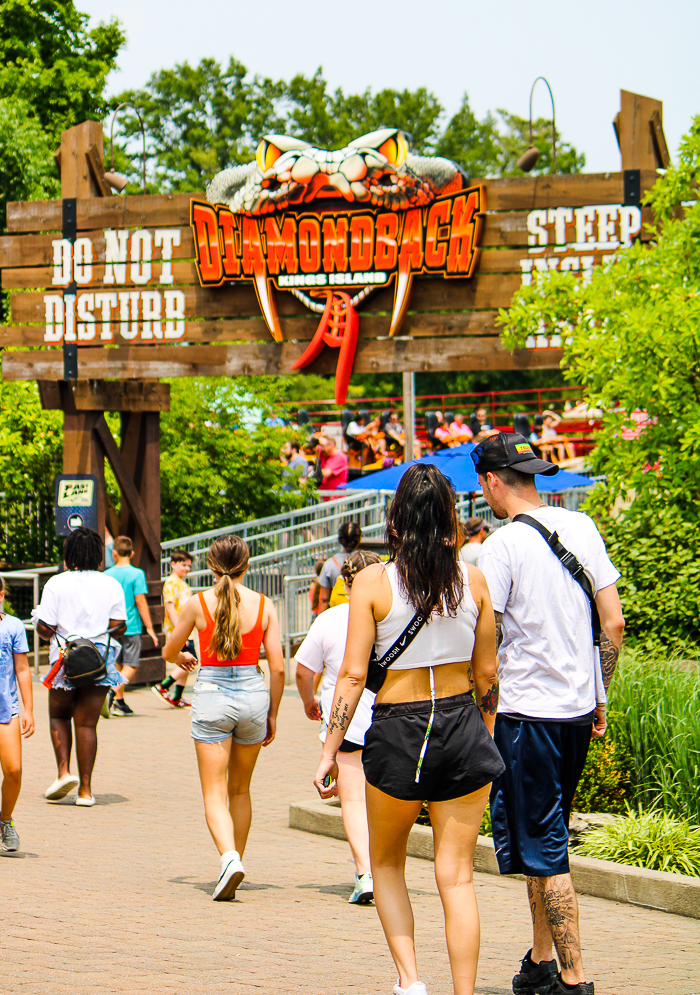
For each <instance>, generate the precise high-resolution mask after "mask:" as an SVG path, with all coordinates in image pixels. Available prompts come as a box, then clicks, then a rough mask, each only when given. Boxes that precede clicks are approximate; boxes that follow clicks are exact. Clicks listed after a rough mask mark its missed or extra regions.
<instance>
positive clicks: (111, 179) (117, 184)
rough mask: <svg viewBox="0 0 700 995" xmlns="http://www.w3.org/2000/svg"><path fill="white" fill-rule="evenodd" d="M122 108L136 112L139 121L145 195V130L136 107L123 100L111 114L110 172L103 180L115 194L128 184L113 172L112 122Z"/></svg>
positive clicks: (121, 176) (121, 175) (142, 178)
mask: <svg viewBox="0 0 700 995" xmlns="http://www.w3.org/2000/svg"><path fill="white" fill-rule="evenodd" d="M122 107H131V109H132V110H133V111H135V112H136V117H137V118H138V119H139V124H140V125H141V137H142V138H143V153H142V155H141V180H142V183H143V192H144V193H146V129H145V128H144V126H143V118H142V117H141V114H140V112H139V109H138V107H136V106H135V105H134V104H132V103H129V101H128V100H125V101H124V103H122V104H119V105H118V107H116V108H115V110H114V113H113V114H112V124H111V127H110V129H109V147H110V152H111V160H110V171H109V172H108V173H105V175H104V178H105V180H106V181H107V183H109V185H110V186H111V187H112V188H113V189H114V190H116V191H117V193H121V192H122V190H123V189H124V187H125V186H126V184H127V183H128V180H127V178H126V176H124V174H123V173H115V172H114V122H115V120H116V117H117V114H118V113H119V111H120V110H121V109H122Z"/></svg>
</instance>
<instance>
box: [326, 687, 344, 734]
mask: <svg viewBox="0 0 700 995" xmlns="http://www.w3.org/2000/svg"><path fill="white" fill-rule="evenodd" d="M348 724H349V723H348V703H347V701H343V698H342V696H340V697H339V698H338V700H337V702H336V703H335V705H334V706H333V711H332V712H331V720H330V722H329V723H328V733H329V734H330V733H332V732H333V731H334V730H335V729H343V730H344V729H345V727H346V726H347V725H348Z"/></svg>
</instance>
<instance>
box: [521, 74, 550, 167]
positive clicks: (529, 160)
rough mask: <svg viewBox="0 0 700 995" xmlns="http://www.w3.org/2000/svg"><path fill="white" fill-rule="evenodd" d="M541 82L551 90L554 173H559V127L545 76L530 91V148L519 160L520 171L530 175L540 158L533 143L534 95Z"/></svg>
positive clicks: (536, 81)
mask: <svg viewBox="0 0 700 995" xmlns="http://www.w3.org/2000/svg"><path fill="white" fill-rule="evenodd" d="M540 80H542V82H543V83H544V84H545V85H546V87H547V89H548V90H549V96H550V99H551V101H552V172H553V173H556V171H557V127H556V124H555V122H554V94H553V93H552V88H551V86H550V85H549V83H548V82H547V80H546V79H545V78H544V76H538V77H537V79H536V80H535V82H534V83H533V84H532V89H531V90H530V148H529V149H528V150H527V152H524V153H523V154H522V155H521V156H520V158H519V159H518V169H522V171H523V173H529V172H530V170H531V169H532V168H533V167H534V166H535V163H536V162H537V160H538V159H539V157H540V152H539V149H536V148H535V146H534V144H533V141H532V95H533V93H534V92H535V87H536V86H537V83H538V82H539V81H540Z"/></svg>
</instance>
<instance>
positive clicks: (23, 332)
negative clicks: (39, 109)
mask: <svg viewBox="0 0 700 995" xmlns="http://www.w3.org/2000/svg"><path fill="white" fill-rule="evenodd" d="M615 129H616V133H617V135H618V141H619V144H620V150H621V154H622V171H621V172H618V173H601V174H593V175H586V174H579V175H548V176H536V177H530V176H522V177H514V178H503V179H483V180H479V179H477V180H474V179H470V180H469V186H470V187H472V188H474V187H478V188H480V190H481V192H482V195H483V199H484V201H485V208H486V212H485V214H482V220H483V225H482V230H481V232H480V243H481V253H480V258H479V260H478V268H477V270H476V273H475V274H474V275H473V276H472V277H471V278H468V279H464V278H460V277H456V278H454V277H453V278H451V279H444V278H442V277H436V276H434V275H430V273H425V272H424V273H423V274H422V275H416V276H415V277H414V278H413V280H412V283H413V289H412V296H411V297H410V300H408V299H407V300H406V302H405V304H406V305H407V307H406V306H405V307H404V310H405V314H404V315H402V320H401V321H400V323H394V325H392V320H393V318H394V317H395V315H394V314H393V311H394V307H395V294H394V291H393V290H392V289H391V288H389V287H386V288H384V287H374V288H373V292H372V294H371V295H370V296H369V297H368V298H367V300H365V301H363V303H362V305H361V307H359V308H358V310H359V316H360V320H359V328H358V338H357V347H356V352H355V357H354V371H355V372H358V373H360V372H362V373H385V372H402V373H406V372H423V371H440V370H504V369H532V368H554V367H558V366H559V364H560V362H561V358H562V350H561V342H560V341H559V340H558V339H557V338H556V336H555V337H553V338H552V339H547V338H545V337H544V336H542V335H539V334H536V333H535V334H533V336H532V338H531V340H530V341H529V342H528V347H527V348H524V349H519V350H515V352H513V353H511V352H509V351H508V350H507V349H506V348H505V347H504V346H503V345H502V344H501V341H500V338H499V329H498V326H497V325H496V323H495V319H496V317H497V314H498V309H499V308H502V307H508V306H509V304H510V301H511V298H512V296H513V294H514V292H515V291H516V290H517V289H518V287H520V286H521V285H522V284H523V283H528V282H530V281H531V280H532V279H533V278H534V277H535V276H536V274H537V273H538V272H539V271H542V270H545V269H552V268H557V269H571V270H573V271H578V272H584V273H585V271H586V270H587V269H590V268H591V267H592V266H593V265H595V264H596V263H597V262H599V261H600V260H602V259H603V258H604V257H605V256H608V255H610V254H611V253H614V252H615V251H617V250H618V249H619V247H620V246H624V245H626V244H629V243H630V241H631V240H632V239H635V238H640V237H641V238H642V239H644V238H646V237H648V236H646V235H645V233H644V230H643V227H642V223H643V221H649V220H651V218H650V216H649V214H648V212H647V209H641V208H640V199H641V197H642V195H643V193H644V192H645V191H646V190H648V189H649V187H650V186H651V185H652V184H653V182H654V181H655V180H656V168H657V167H659V166H666V165H668V152H667V149H666V143H665V140H664V137H663V127H662V106H661V104H660V102H658V101H655V100H651V99H650V98H646V97H640V96H638V95H635V94H630V93H627V92H626V91H622V99H621V110H620V113H619V114H618V116H617V117H616V119H615ZM399 134H400V133H399ZM273 137H274V136H273ZM265 141H267V140H265ZM302 144H303V143H302ZM261 148H262V154H263V155H266V154H268V153H267V152H266V150H267V148H268V147H267V146H266V145H265V142H262V143H261ZM332 154H333V153H328V155H332ZM57 161H58V163H59V168H60V172H61V194H62V199H61V200H55V201H44V202H22V203H10V204H8V208H7V227H8V232H10V234H8V235H7V236H4V237H1V238H0V278H1V280H2V288H3V289H4V290H10V291H12V293H11V294H10V313H9V323H8V324H6V325H5V326H4V327H3V328H2V329H0V345H1V346H2V347H3V350H4V351H3V355H2V376H3V379H5V380H30V379H33V380H37V381H38V382H39V386H40V391H41V397H42V402H43V404H44V406H45V407H47V408H57V409H61V410H63V411H64V419H65V421H64V428H65V432H64V472H66V473H93V474H95V475H96V476H97V478H98V480H99V481H101V482H102V485H101V497H100V522H101V527H103V523H104V522H105V521H106V523H107V524H108V526H109V528H110V531H111V532H112V533H113V534H117V533H119V534H127V535H131V536H132V537H133V539H134V543H135V548H136V556H135V562H138V563H139V565H140V566H142V567H143V568H144V569H145V570H146V573H147V575H148V578H149V581H152V582H153V584H154V585H155V584H157V582H158V581H159V580H160V546H159V543H160V459H159V414H160V412H161V411H166V410H168V407H169V386H168V385H167V384H162V383H158V380H159V379H160V378H163V377H178V376H239V375H246V374H249V375H256V374H267V375H270V374H273V375H274V374H285V373H288V372H290V370H291V368H292V367H293V366H294V365H295V363H297V362H298V361H299V359H300V357H302V356H303V355H304V353H305V352H306V350H307V348H308V346H309V344H310V342H311V340H312V339H313V338H314V335H315V334H316V332H317V330H318V329H317V326H318V315H314V314H312V313H309V310H308V309H307V307H305V306H304V303H303V302H302V301H301V300H299V299H298V298H297V297H295V296H294V295H293V293H292V292H291V289H292V288H291V287H290V289H289V291H287V290H286V289H284V288H285V287H288V286H289V285H290V282H293V278H292V277H291V276H289V275H288V276H287V277H286V278H285V277H278V278H277V284H276V292H275V293H276V298H275V305H276V307H275V309H276V319H277V322H278V330H279V335H277V333H275V335H276V337H281V341H274V340H273V338H272V336H271V334H270V329H271V328H272V327H273V326H272V325H271V322H270V315H269V314H265V313H264V311H263V312H261V299H260V295H259V294H256V288H255V284H254V283H253V282H252V281H250V282H243V283H241V282H236V281H229V282H223V283H222V284H221V285H220V286H202V285H201V282H200V275H201V274H200V273H199V272H198V262H199V263H201V254H200V252H199V251H198V247H197V246H196V244H195V237H194V234H193V231H194V232H196V231H197V229H196V226H194V228H193V226H191V220H192V217H191V215H192V202H193V201H199V202H201V201H203V200H205V199H206V198H205V197H204V194H203V192H193V193H191V194H190V193H187V194H182V193H180V194H172V195H153V196H129V197H124V196H113V195H112V190H111V188H110V187H109V185H108V184H107V183H106V181H105V180H104V166H103V140H102V126H101V124H99V123H98V122H92V121H88V122H85V123H84V124H81V125H78V126H77V127H75V128H71V129H70V130H68V131H66V132H64V134H63V136H62V141H61V149H60V153H57ZM263 166H264V167H266V166H267V161H264V162H263ZM238 168H239V169H246V168H249V169H254V164H252V163H251V164H250V167H238ZM420 210H424V211H425V212H426V213H425V215H424V216H422V218H423V220H422V223H423V224H426V223H427V220H428V214H427V212H428V208H427V207H425V208H420ZM481 210H482V212H483V207H482V209H481ZM259 230H260V232H261V233H263V237H264V229H263V228H262V227H261V228H260V229H259ZM220 245H221V247H222V249H223V248H225V247H224V246H223V243H222V242H221V241H220ZM446 275H447V274H446ZM361 276H367V277H368V279H370V278H371V274H361ZM285 279H286V281H287V282H286V283H285ZM281 288H282V289H281ZM390 326H392V330H394V329H395V334H394V335H393V336H391V337H390V335H389V332H390ZM10 347H11V351H8V348H10ZM336 362H337V350H331V349H323V350H321V351H320V352H319V353H318V355H317V356H316V358H314V359H313V361H312V362H311V363H310V364H309V365H307V366H306V367H305V371H306V372H314V373H325V374H333V373H335V370H336ZM106 411H117V412H119V413H120V417H121V433H120V443H119V444H118V443H117V442H116V441H115V439H114V437H113V436H112V434H111V432H110V430H109V427H108V425H107V422H106V421H105V418H104V412H106ZM105 457H106V458H107V459H108V460H109V462H110V464H111V466H112V468H113V470H114V472H115V475H116V477H117V480H118V482H119V487H120V489H121V493H122V503H121V507H122V511H121V515H120V516H119V517H117V515H116V512H115V510H114V509H113V508H112V507H111V506H110V503H109V501H108V499H107V495H106V491H105V489H104V483H103V482H104V459H105ZM154 592H155V588H154ZM160 614H161V615H162V610H161V613H160ZM144 647H145V643H144Z"/></svg>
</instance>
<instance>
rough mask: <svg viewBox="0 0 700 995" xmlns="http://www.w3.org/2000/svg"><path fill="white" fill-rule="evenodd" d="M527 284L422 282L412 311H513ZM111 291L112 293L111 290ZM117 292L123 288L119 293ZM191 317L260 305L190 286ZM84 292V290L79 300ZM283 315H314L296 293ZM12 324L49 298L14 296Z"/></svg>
mask: <svg viewBox="0 0 700 995" xmlns="http://www.w3.org/2000/svg"><path fill="white" fill-rule="evenodd" d="M520 285H521V279H520V276H519V275H518V274H516V273H512V274H508V273H506V274H496V273H486V274H484V275H483V276H480V277H478V278H477V279H475V280H444V279H434V278H427V279H421V278H420V277H419V278H418V279H416V281H415V284H414V289H413V296H412V299H411V303H410V309H411V310H412V311H437V310H453V311H463V310H466V309H470V310H471V309H474V310H481V309H490V308H499V307H508V305H509V304H510V301H511V298H512V296H513V294H514V293H515V291H516V290H517V289H518V287H519V286H520ZM110 289H111V288H110ZM115 289H117V288H115ZM184 293H185V314H186V315H187V317H188V318H190V319H192V318H238V317H258V316H259V315H260V305H259V303H258V299H257V297H256V294H255V290H254V289H253V287H252V286H251V284H250V283H244V284H238V285H237V286H230V285H229V286H221V287H211V288H210V287H186V288H184ZM81 295H82V292H81V291H80V290H79V291H78V297H80V296H81ZM276 298H277V309H278V312H279V314H280V316H287V315H297V314H308V310H307V308H306V307H305V305H304V304H302V303H301V301H299V300H297V298H296V297H294V295H293V294H290V293H286V292H281V293H278V294H277V295H276ZM393 300H394V291H393V287H389V288H387V289H386V290H380V291H379V292H378V293H377V294H376V295H375V296H373V297H372V298H371V299H370V300H368V301H367V302H366V304H365V307H363V311H364V312H365V313H372V312H376V311H381V312H382V313H385V312H387V311H389V312H390V311H391V309H392V306H393ZM10 315H11V321H12V322H13V323H17V324H25V323H26V324H33V323H37V324H38V323H43V322H44V321H45V317H46V309H45V305H44V295H43V293H41V292H34V291H28V292H16V293H12V294H10Z"/></svg>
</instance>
